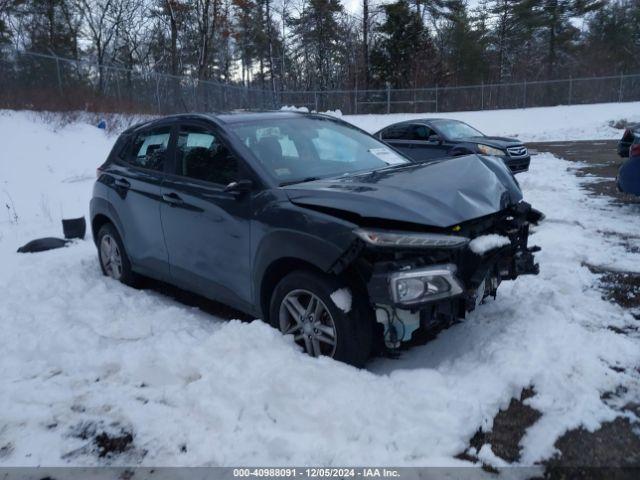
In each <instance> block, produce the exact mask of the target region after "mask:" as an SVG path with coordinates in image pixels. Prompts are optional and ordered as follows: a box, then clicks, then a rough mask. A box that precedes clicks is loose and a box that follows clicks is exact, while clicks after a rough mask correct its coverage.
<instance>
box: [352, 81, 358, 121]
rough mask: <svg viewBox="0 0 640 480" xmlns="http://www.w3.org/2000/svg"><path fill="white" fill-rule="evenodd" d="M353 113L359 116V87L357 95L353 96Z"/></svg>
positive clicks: (356, 91)
mask: <svg viewBox="0 0 640 480" xmlns="http://www.w3.org/2000/svg"><path fill="white" fill-rule="evenodd" d="M353 113H354V114H355V115H357V114H358V85H356V90H355V94H354V96H353Z"/></svg>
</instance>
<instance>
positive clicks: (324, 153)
mask: <svg viewBox="0 0 640 480" xmlns="http://www.w3.org/2000/svg"><path fill="white" fill-rule="evenodd" d="M229 128H230V130H231V131H233V133H234V134H235V135H237V136H238V137H239V138H240V140H242V142H244V144H245V145H246V146H247V147H248V148H249V149H250V150H251V151H252V152H253V154H254V155H255V156H256V157H257V158H258V160H259V161H260V162H262V163H263V164H264V166H265V167H266V168H267V170H268V171H269V172H270V173H271V174H272V175H273V176H274V177H275V178H276V179H277V181H278V183H279V185H287V184H293V183H298V182H303V181H308V180H312V179H314V180H315V179H318V178H326V177H336V176H340V175H344V174H348V173H354V172H361V171H371V170H379V169H381V168H386V167H389V166H391V165H398V164H404V163H409V160H408V159H406V158H405V157H403V156H401V155H400V154H398V153H396V152H395V151H394V150H391V149H390V148H389V147H388V146H387V145H385V144H384V143H382V142H380V141H379V140H376V139H375V138H373V137H370V136H368V135H366V134H364V133H362V132H361V131H359V130H358V129H356V128H354V127H350V126H348V125H345V124H343V123H340V122H337V121H334V120H331V119H325V118H320V117H303V116H300V117H297V118H270V119H261V120H257V121H250V122H242V123H238V124H231V125H229Z"/></svg>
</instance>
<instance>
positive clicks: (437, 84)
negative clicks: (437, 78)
mask: <svg viewBox="0 0 640 480" xmlns="http://www.w3.org/2000/svg"><path fill="white" fill-rule="evenodd" d="M436 113H438V84H436Z"/></svg>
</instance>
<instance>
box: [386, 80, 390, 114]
mask: <svg viewBox="0 0 640 480" xmlns="http://www.w3.org/2000/svg"><path fill="white" fill-rule="evenodd" d="M387 113H391V84H390V83H389V82H387Z"/></svg>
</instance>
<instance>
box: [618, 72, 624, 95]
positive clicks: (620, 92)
mask: <svg viewBox="0 0 640 480" xmlns="http://www.w3.org/2000/svg"><path fill="white" fill-rule="evenodd" d="M623 78H624V76H623V75H622V74H620V87H619V88H618V101H619V102H621V101H622V79H623Z"/></svg>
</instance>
